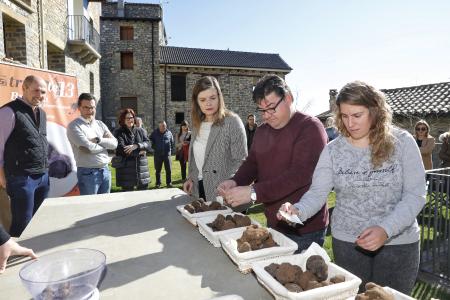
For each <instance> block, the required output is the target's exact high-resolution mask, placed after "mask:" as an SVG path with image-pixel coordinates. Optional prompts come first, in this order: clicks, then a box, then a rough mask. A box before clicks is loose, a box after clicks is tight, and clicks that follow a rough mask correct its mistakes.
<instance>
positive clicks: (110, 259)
mask: <svg viewBox="0 0 450 300" xmlns="http://www.w3.org/2000/svg"><path fill="white" fill-rule="evenodd" d="M188 202H189V198H188V196H187V195H186V194H185V193H184V192H182V191H181V190H179V189H159V190H151V191H138V192H127V193H113V194H106V195H95V196H78V197H63V198H50V199H47V200H45V201H44V203H43V205H42V206H41V207H40V209H39V210H38V212H37V213H36V215H35V216H34V218H33V220H32V221H31V222H30V224H29V225H28V227H27V228H26V230H25V231H24V233H23V234H22V236H21V238H20V240H19V243H20V244H21V245H23V246H26V247H30V248H32V249H33V250H34V251H35V252H36V254H37V255H41V256H42V255H45V254H49V253H52V252H54V251H57V250H63V249H73V248H93V249H97V250H100V251H103V252H104V253H105V254H106V257H107V273H106V276H105V278H104V280H103V282H102V284H101V286H100V298H101V299H130V300H131V299H177V300H181V299H189V300H197V299H199V300H201V299H210V298H213V297H219V296H224V295H230V294H235V295H239V296H241V297H242V298H244V299H248V300H257V299H273V298H272V296H271V295H270V294H269V293H268V292H267V291H266V290H265V289H264V288H263V287H262V286H261V285H259V284H258V282H257V280H256V278H255V276H254V275H253V274H248V275H243V274H241V273H240V272H239V271H238V269H237V267H236V266H235V265H234V264H233V262H232V261H231V260H230V259H229V258H228V256H227V255H226V254H225V253H224V252H223V250H222V249H221V248H214V247H213V246H212V245H211V244H210V243H209V242H208V241H207V240H206V239H205V238H204V237H203V236H202V235H201V234H200V233H199V232H198V229H197V228H196V227H194V226H193V225H191V224H190V223H189V222H188V221H187V220H186V219H185V218H184V217H182V216H181V214H180V213H179V212H178V211H177V210H176V206H177V205H181V204H186V203H188ZM27 261H29V259H21V260H18V261H14V262H12V263H10V264H9V265H8V268H7V269H6V272H5V273H4V274H3V275H0V295H1V297H0V298H2V299H14V300H16V299H30V298H31V296H30V294H29V293H28V291H27V290H26V288H25V287H24V286H23V285H22V283H21V280H20V278H19V271H20V269H21V267H22V266H23V265H24V263H25V262H27Z"/></svg>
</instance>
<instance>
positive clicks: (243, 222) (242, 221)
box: [234, 215, 252, 227]
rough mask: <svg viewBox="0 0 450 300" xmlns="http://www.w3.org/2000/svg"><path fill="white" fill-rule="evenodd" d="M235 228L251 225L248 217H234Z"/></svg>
mask: <svg viewBox="0 0 450 300" xmlns="http://www.w3.org/2000/svg"><path fill="white" fill-rule="evenodd" d="M234 222H235V223H236V227H244V226H249V225H251V224H252V220H251V219H250V218H249V217H248V216H241V215H234Z"/></svg>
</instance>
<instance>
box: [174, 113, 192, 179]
mask: <svg viewBox="0 0 450 300" xmlns="http://www.w3.org/2000/svg"><path fill="white" fill-rule="evenodd" d="M190 142H191V132H190V131H189V123H188V122H187V121H183V122H181V124H180V131H179V132H178V134H177V142H176V145H175V147H176V148H177V150H176V159H177V160H178V161H179V162H180V167H181V179H183V181H184V180H186V162H187V161H188V156H189V144H190Z"/></svg>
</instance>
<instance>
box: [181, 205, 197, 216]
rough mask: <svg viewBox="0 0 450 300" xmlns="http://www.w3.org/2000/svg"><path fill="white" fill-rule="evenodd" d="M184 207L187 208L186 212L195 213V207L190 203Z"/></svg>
mask: <svg viewBox="0 0 450 300" xmlns="http://www.w3.org/2000/svg"><path fill="white" fill-rule="evenodd" d="M184 209H185V210H187V211H188V212H190V213H191V214H193V213H195V208H194V206H192V204H186V205H185V206H184Z"/></svg>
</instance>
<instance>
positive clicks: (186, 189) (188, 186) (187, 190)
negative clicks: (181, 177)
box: [183, 179, 194, 195]
mask: <svg viewBox="0 0 450 300" xmlns="http://www.w3.org/2000/svg"><path fill="white" fill-rule="evenodd" d="M193 186H194V182H193V181H192V179H188V180H186V181H185V182H184V183H183V191H184V192H185V193H187V194H189V195H191V194H192V187H193Z"/></svg>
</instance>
